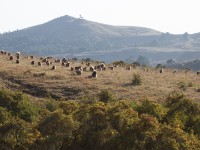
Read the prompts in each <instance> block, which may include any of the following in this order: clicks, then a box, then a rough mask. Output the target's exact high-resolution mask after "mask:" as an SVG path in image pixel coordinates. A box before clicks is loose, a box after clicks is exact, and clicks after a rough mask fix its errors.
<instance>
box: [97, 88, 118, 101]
mask: <svg viewBox="0 0 200 150" xmlns="http://www.w3.org/2000/svg"><path fill="white" fill-rule="evenodd" d="M98 97H99V101H101V102H104V103H107V102H108V101H112V100H114V96H113V93H112V92H111V91H109V90H103V91H101V92H100V93H99V94H98Z"/></svg>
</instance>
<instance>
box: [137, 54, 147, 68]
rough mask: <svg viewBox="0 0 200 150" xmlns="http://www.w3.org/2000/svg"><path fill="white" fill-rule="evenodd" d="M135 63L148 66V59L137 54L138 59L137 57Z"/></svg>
mask: <svg viewBox="0 0 200 150" xmlns="http://www.w3.org/2000/svg"><path fill="white" fill-rule="evenodd" d="M137 63H139V64H141V65H146V66H149V65H150V60H149V59H148V58H147V57H145V56H139V57H138V59H137Z"/></svg>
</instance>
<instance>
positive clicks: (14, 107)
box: [0, 90, 38, 121]
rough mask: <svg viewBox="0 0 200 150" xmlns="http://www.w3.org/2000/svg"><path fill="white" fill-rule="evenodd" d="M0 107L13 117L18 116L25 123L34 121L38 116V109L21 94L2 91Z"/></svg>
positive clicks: (0, 93) (0, 92)
mask: <svg viewBox="0 0 200 150" xmlns="http://www.w3.org/2000/svg"><path fill="white" fill-rule="evenodd" d="M0 106H1V107H3V108H5V109H7V110H8V111H10V112H11V114H12V115H13V116H17V117H19V118H21V119H23V120H25V121H33V120H34V119H36V117H37V115H38V109H37V108H36V107H35V106H34V105H33V104H31V103H30V101H29V99H28V97H27V96H26V95H25V94H23V93H21V92H11V91H9V90H1V91H0Z"/></svg>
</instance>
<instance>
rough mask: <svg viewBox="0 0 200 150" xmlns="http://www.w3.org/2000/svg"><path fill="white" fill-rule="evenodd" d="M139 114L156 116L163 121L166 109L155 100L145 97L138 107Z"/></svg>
mask: <svg viewBox="0 0 200 150" xmlns="http://www.w3.org/2000/svg"><path fill="white" fill-rule="evenodd" d="M136 110H137V111H138V113H139V114H149V115H152V116H154V117H156V118H157V119H158V120H159V121H161V120H162V119H163V117H164V115H165V114H166V109H165V108H164V107H163V106H162V105H160V104H158V103H156V102H153V101H150V100H148V99H145V100H144V101H143V102H142V104H141V105H140V106H138V107H137V109H136Z"/></svg>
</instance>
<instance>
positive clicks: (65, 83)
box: [0, 55, 200, 103]
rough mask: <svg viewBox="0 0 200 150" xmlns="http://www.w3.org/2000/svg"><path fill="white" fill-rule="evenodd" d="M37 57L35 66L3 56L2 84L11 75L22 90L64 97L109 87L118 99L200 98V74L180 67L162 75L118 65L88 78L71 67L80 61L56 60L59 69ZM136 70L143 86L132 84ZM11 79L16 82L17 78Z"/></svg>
mask: <svg viewBox="0 0 200 150" xmlns="http://www.w3.org/2000/svg"><path fill="white" fill-rule="evenodd" d="M34 60H35V62H36V63H35V65H31V61H32V60H31V59H25V58H21V59H20V64H16V63H15V60H13V61H10V60H9V58H8V56H5V55H0V66H1V67H0V72H1V76H0V87H9V86H10V85H9V84H8V81H7V80H9V79H8V77H12V78H13V79H14V80H20V82H22V83H23V84H22V85H21V86H19V88H18V90H22V91H23V88H25V87H23V85H26V84H29V85H34V86H35V87H40V88H43V89H45V90H46V91H47V92H48V93H50V94H52V95H56V96H57V97H62V98H64V99H70V98H71V99H77V98H78V97H83V96H85V95H88V94H89V96H91V97H92V96H95V95H96V94H97V93H99V92H100V91H101V90H103V89H108V90H111V91H112V92H113V93H114V94H115V95H116V96H117V97H118V98H119V99H129V100H137V101H140V100H142V99H144V98H150V99H151V100H154V101H157V102H160V103H162V102H163V101H164V100H165V98H166V96H167V95H168V94H169V93H171V92H173V91H179V92H182V93H184V94H185V95H186V96H188V97H189V98H191V99H193V100H194V101H195V102H199V101H200V92H198V89H200V76H197V75H196V73H195V72H189V73H187V74H186V73H185V72H184V71H182V70H178V71H177V73H176V74H173V70H172V69H165V70H164V73H162V74H160V73H159V70H155V69H154V68H150V69H149V71H148V72H147V71H144V70H143V69H142V68H139V67H138V68H136V69H133V70H131V71H128V70H126V69H125V67H118V68H114V70H113V71H112V70H106V71H98V72H97V73H98V77H97V78H88V76H90V75H91V72H89V71H86V72H83V74H82V75H81V76H77V75H76V74H75V72H74V71H71V70H70V68H71V66H73V67H74V66H80V65H81V66H85V65H82V64H81V63H73V64H72V65H71V66H70V67H69V68H66V67H63V66H61V64H57V63H54V65H56V67H57V68H56V70H51V67H52V65H51V66H46V65H45V64H43V66H42V67H39V66H37V62H38V61H40V60H39V58H34ZM88 70H89V68H88ZM3 73H5V75H4V74H3ZM134 73H139V74H140V76H141V77H142V82H143V84H142V85H140V86H133V85H131V82H132V77H133V74H134ZM11 82H13V84H16V83H15V82H14V81H11ZM180 82H183V83H186V84H188V83H191V84H192V86H190V87H186V88H185V89H184V90H183V89H181V88H180V87H179V83H180ZM17 84H18V83H17ZM31 90H33V89H31Z"/></svg>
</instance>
